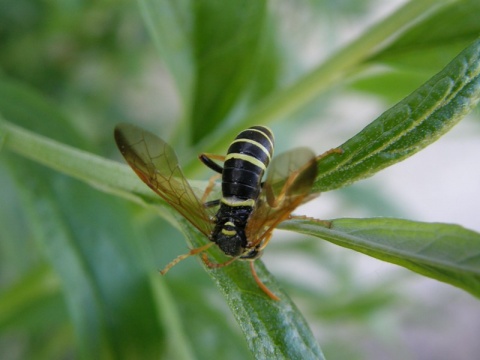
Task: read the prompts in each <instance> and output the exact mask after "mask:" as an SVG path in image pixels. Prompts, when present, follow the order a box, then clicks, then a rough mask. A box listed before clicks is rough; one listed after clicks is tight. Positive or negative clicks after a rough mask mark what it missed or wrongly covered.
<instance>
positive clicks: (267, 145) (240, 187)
mask: <svg viewBox="0 0 480 360" xmlns="http://www.w3.org/2000/svg"><path fill="white" fill-rule="evenodd" d="M273 141H274V140H273V134H272V131H271V130H270V129H269V128H267V127H265V126H253V127H251V128H248V129H247V130H244V131H242V132H241V133H240V134H238V136H237V137H236V138H235V140H234V141H233V142H232V144H231V145H230V147H229V148H228V152H227V156H226V158H225V163H224V165H223V173H222V194H223V199H222V202H223V203H226V204H229V203H230V202H232V204H230V205H234V204H233V202H238V201H241V200H247V203H251V202H248V200H256V199H257V198H258V195H259V194H260V190H261V186H260V183H261V181H262V176H263V174H264V172H265V169H266V168H267V166H268V164H269V163H270V160H271V157H272V155H273Z"/></svg>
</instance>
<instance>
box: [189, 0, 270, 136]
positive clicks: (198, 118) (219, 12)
mask: <svg viewBox="0 0 480 360" xmlns="http://www.w3.org/2000/svg"><path fill="white" fill-rule="evenodd" d="M266 10H267V6H266V1H264V0H248V1H217V0H203V1H198V2H196V3H195V6H194V13H195V31H194V48H195V58H196V61H197V63H196V65H197V71H196V83H195V89H194V97H195V99H194V103H193V108H192V112H191V127H192V132H193V133H192V135H193V142H194V143H197V142H198V141H199V140H201V139H202V138H203V137H205V135H207V134H209V133H211V131H212V129H214V128H216V127H218V126H217V125H218V124H219V123H220V122H221V121H222V120H224V119H225V118H226V115H227V114H228V112H229V111H230V109H231V108H232V106H233V105H234V104H235V102H236V101H237V100H238V97H239V96H240V95H241V94H242V93H243V92H244V90H245V88H246V86H248V85H249V84H251V82H252V74H253V73H254V70H255V69H256V67H257V66H258V64H259V61H260V60H261V57H260V56H259V55H260V54H261V47H260V45H261V44H262V38H263V37H264V32H265V28H264V27H265V18H266Z"/></svg>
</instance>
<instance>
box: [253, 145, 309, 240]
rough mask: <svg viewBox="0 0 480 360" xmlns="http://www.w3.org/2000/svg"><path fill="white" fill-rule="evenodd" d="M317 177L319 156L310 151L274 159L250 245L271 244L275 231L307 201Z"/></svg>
mask: <svg viewBox="0 0 480 360" xmlns="http://www.w3.org/2000/svg"><path fill="white" fill-rule="evenodd" d="M316 175H317V164H316V161H315V154H314V153H313V152H312V151H311V150H310V149H308V148H297V149H293V150H291V151H288V152H286V153H283V154H281V155H279V156H277V157H275V158H274V159H273V161H272V163H271V165H270V167H269V170H268V173H267V179H266V181H265V183H264V184H263V188H262V192H261V194H260V197H259V199H258V201H257V204H256V209H255V210H254V212H253V213H252V215H251V217H250V219H249V220H248V224H247V228H246V234H247V239H249V244H250V246H252V247H254V246H256V245H259V244H260V243H261V242H262V241H264V240H266V241H268V239H269V234H270V233H271V232H272V231H273V229H274V228H275V227H276V226H277V225H278V224H279V223H281V222H282V221H284V220H286V219H287V218H288V217H289V216H290V214H291V213H292V211H294V210H295V209H296V208H297V207H298V206H299V205H301V204H302V202H304V200H306V199H307V196H308V195H309V193H310V190H311V188H312V186H313V181H314V180H315V177H316ZM308 199H309V198H308ZM265 245H266V243H265V244H261V245H260V247H261V248H263V247H264V246H265Z"/></svg>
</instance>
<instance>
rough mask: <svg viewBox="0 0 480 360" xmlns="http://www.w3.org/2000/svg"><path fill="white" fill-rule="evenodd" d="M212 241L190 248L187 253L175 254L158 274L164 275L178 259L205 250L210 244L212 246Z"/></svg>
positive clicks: (180, 259)
mask: <svg viewBox="0 0 480 360" xmlns="http://www.w3.org/2000/svg"><path fill="white" fill-rule="evenodd" d="M213 244H214V243H213V242H210V243H208V244H206V245H203V246H200V247H198V248H195V249H192V250H190V251H189V252H188V253H186V254H183V255H180V256H177V257H176V258H175V259H173V260H172V261H171V262H170V263H169V264H168V265H167V266H165V267H164V268H163V270H161V271H160V274H162V275H165V274H166V273H167V272H168V270H170V269H171V268H172V267H174V266H175V265H177V264H178V263H179V262H180V261H182V260H184V259H186V258H188V257H190V256H192V255H197V254H199V253H201V252H204V251H205V250H207V249H208V248H209V247H210V246H212V245H213Z"/></svg>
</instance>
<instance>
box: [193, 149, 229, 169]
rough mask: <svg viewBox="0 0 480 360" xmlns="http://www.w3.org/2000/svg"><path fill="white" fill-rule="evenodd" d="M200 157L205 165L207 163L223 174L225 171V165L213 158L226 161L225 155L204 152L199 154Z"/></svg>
mask: <svg viewBox="0 0 480 360" xmlns="http://www.w3.org/2000/svg"><path fill="white" fill-rule="evenodd" d="M198 158H199V159H200V161H201V162H203V163H204V164H205V165H207V166H208V167H209V168H210V169H212V170H213V171H216V172H218V173H219V174H221V173H222V172H223V167H221V166H220V165H218V164H217V163H216V162H215V161H213V160H219V161H225V156H223V155H215V154H207V153H203V154H200V155H199V156H198Z"/></svg>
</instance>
